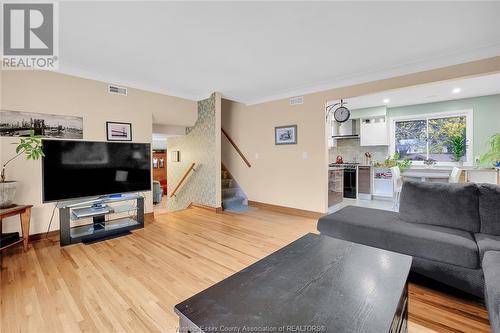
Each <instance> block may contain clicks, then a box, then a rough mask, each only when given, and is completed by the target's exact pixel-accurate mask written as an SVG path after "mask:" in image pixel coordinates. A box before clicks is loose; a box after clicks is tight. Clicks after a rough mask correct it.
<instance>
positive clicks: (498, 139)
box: [481, 133, 500, 168]
mask: <svg viewBox="0 0 500 333" xmlns="http://www.w3.org/2000/svg"><path fill="white" fill-rule="evenodd" d="M489 144H490V151H489V152H487V153H486V154H484V155H483V156H481V164H484V165H488V166H491V165H492V164H493V166H495V167H497V168H498V167H500V133H496V134H493V135H492V136H491V138H490V139H489Z"/></svg>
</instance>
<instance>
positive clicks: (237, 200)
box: [221, 165, 254, 213]
mask: <svg viewBox="0 0 500 333" xmlns="http://www.w3.org/2000/svg"><path fill="white" fill-rule="evenodd" d="M221 176H222V180H221V185H222V208H223V209H224V211H228V212H237V213H241V212H247V211H252V210H254V208H253V207H249V206H248V199H247V197H246V195H245V193H244V192H243V190H242V189H241V188H240V187H239V186H238V183H236V181H235V180H234V179H233V176H231V173H230V172H229V171H228V170H227V169H226V167H225V166H224V165H222V166H221Z"/></svg>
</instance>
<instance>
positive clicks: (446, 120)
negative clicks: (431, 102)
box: [390, 110, 472, 165]
mask: <svg viewBox="0 0 500 333" xmlns="http://www.w3.org/2000/svg"><path fill="white" fill-rule="evenodd" d="M457 137H463V138H464V139H465V142H466V149H465V152H464V154H463V156H462V158H461V161H462V162H464V164H472V110H465V111H456V112H442V113H435V114H422V115H416V116H415V115H414V116H405V117H396V118H391V147H390V148H391V152H392V154H394V153H399V155H400V158H401V159H410V160H412V161H414V162H415V164H419V161H420V162H422V163H423V161H424V160H432V161H434V162H436V164H443V165H446V164H452V163H453V162H454V160H453V154H452V147H453V146H452V144H451V142H450V141H451V139H452V138H457Z"/></svg>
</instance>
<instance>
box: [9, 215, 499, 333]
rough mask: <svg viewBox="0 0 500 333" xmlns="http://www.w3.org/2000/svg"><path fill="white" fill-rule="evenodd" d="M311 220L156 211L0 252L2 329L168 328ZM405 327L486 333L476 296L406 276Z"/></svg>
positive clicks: (311, 228) (307, 228)
mask: <svg viewBox="0 0 500 333" xmlns="http://www.w3.org/2000/svg"><path fill="white" fill-rule="evenodd" d="M315 230H316V220H314V219H308V218H303V217H297V216H290V215H285V214H281V213H277V212H272V211H267V210H262V209H259V210H257V211H254V212H249V213H245V214H231V213H222V214H216V213H213V212H210V211H208V210H204V209H198V208H192V209H189V210H185V211H180V212H176V213H171V214H165V215H159V216H157V217H156V219H155V220H154V221H150V223H147V225H146V228H145V229H143V230H138V231H135V232H134V233H133V235H130V236H127V237H121V238H116V239H112V240H108V241H105V242H100V243H95V244H92V245H73V246H68V247H65V248H60V247H59V244H58V242H55V241H53V240H41V241H38V242H34V243H32V244H31V245H30V249H29V251H28V252H26V253H23V252H22V251H21V250H12V251H10V252H9V253H8V254H5V255H4V257H3V264H2V267H3V269H2V271H1V280H0V285H1V294H0V302H1V312H0V331H1V332H2V333H4V332H5V333H9V332H63V331H64V332H78V331H82V332H95V331H100V332H111V331H121V332H145V331H161V332H176V329H177V317H176V316H175V315H174V312H173V307H174V305H175V304H177V303H178V302H180V301H182V300H184V299H186V298H188V297H190V296H192V295H193V294H195V293H197V292H199V291H201V290H203V289H205V288H207V287H208V286H210V285H212V284H214V283H216V282H218V281H220V280H222V279H224V278H225V277H227V276H229V275H231V274H233V273H235V272H237V271H239V270H241V269H242V268H244V267H246V266H248V265H250V264H252V263H254V262H255V261H257V260H259V259H261V258H263V257H265V256H266V255H268V254H270V253H272V252H273V251H275V250H277V249H279V248H281V247H283V246H284V245H286V244H288V243H290V242H292V241H294V240H295V239H297V238H299V237H300V236H302V235H304V234H306V233H308V232H315ZM409 290H410V301H409V306H410V308H409V312H410V326H409V332H411V333H422V332H489V326H488V320H487V313H486V310H485V309H484V306H483V305H482V304H479V303H476V302H473V301H465V300H461V299H458V298H455V297H453V296H450V295H446V294H443V293H441V292H437V291H435V290H432V289H429V288H427V287H423V286H419V285H416V284H413V283H411V284H410V287H409Z"/></svg>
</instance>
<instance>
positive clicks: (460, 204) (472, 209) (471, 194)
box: [399, 181, 480, 232]
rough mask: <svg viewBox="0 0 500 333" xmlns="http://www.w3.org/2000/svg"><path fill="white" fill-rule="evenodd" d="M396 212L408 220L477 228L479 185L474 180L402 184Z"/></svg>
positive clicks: (471, 230) (471, 228)
mask: <svg viewBox="0 0 500 333" xmlns="http://www.w3.org/2000/svg"><path fill="white" fill-rule="evenodd" d="M399 216H400V218H401V219H402V220H405V221H406V222H412V223H421V224H431V225H439V226H442V227H449V228H456V229H461V230H465V231H469V232H479V228H480V226H479V223H480V222H479V189H478V187H477V185H476V184H473V183H470V184H449V183H424V182H412V181H408V182H405V183H404V184H403V189H402V191H401V202H400V205H399Z"/></svg>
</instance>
